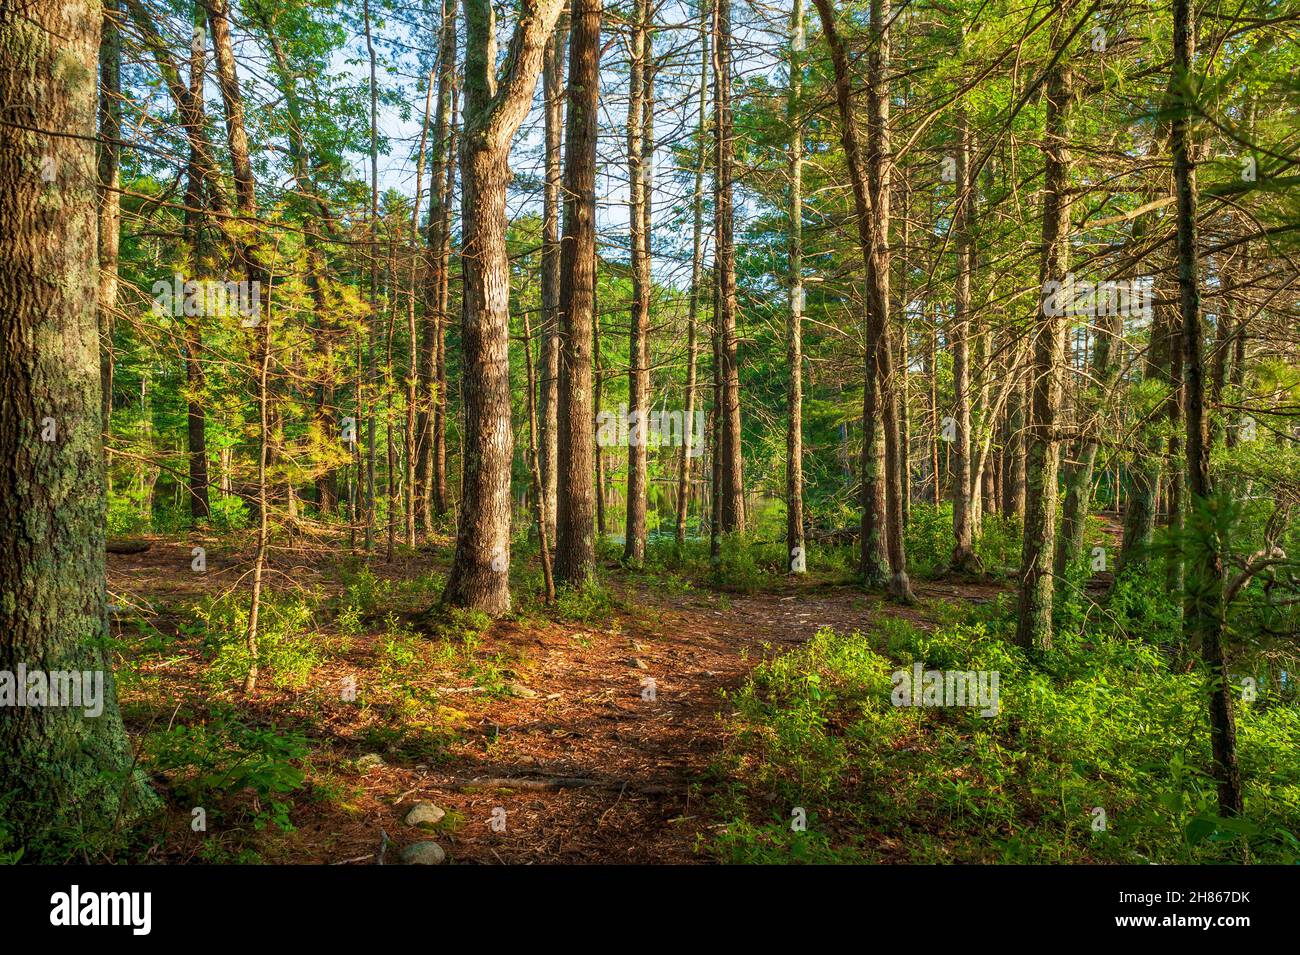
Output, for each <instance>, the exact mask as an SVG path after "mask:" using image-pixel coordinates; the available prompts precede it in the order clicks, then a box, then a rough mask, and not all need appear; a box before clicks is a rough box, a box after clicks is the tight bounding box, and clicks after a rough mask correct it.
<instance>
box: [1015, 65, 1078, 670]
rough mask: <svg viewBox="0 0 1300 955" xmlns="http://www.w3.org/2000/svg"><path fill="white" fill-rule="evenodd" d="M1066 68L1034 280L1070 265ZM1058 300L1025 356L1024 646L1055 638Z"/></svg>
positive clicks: (1055, 113) (1050, 87) (1020, 626)
mask: <svg viewBox="0 0 1300 955" xmlns="http://www.w3.org/2000/svg"><path fill="white" fill-rule="evenodd" d="M1071 95H1072V94H1071V91H1070V75H1069V67H1068V66H1066V65H1063V64H1061V63H1059V62H1058V63H1054V64H1053V65H1052V66H1051V67H1050V68H1049V75H1048V78H1047V125H1046V129H1045V132H1044V137H1045V138H1044V148H1043V154H1044V156H1045V157H1046V168H1045V170H1044V174H1043V175H1044V186H1043V246H1042V260H1041V263H1040V266H1039V281H1040V283H1041V285H1042V287H1043V288H1044V289H1045V288H1046V286H1047V283H1049V282H1060V281H1061V280H1062V279H1064V277H1065V271H1066V268H1067V266H1068V256H1069V250H1068V244H1067V243H1068V240H1069V231H1070V205H1069V202H1070V200H1069V194H1068V192H1069V185H1070V155H1069V151H1068V149H1067V143H1068V136H1069V106H1070V98H1071ZM1064 304H1065V303H1064V302H1063V301H1056V302H1052V301H1049V296H1047V295H1046V294H1045V293H1044V294H1040V296H1039V315H1038V321H1037V327H1036V328H1035V330H1034V340H1033V358H1032V360H1031V362H1030V394H1031V402H1030V408H1029V426H1028V428H1027V429H1026V439H1027V443H1028V456H1027V459H1026V466H1025V487H1026V493H1025V526H1024V536H1023V540H1022V543H1021V552H1020V586H1019V603H1018V609H1017V617H1016V638H1015V639H1016V643H1017V644H1018V645H1019V646H1021V647H1025V648H1031V647H1040V648H1041V647H1049V646H1051V643H1052V594H1053V583H1054V581H1053V577H1052V549H1053V547H1052V545H1053V541H1054V537H1055V533H1056V499H1057V440H1056V433H1055V432H1056V413H1057V405H1058V404H1059V401H1060V372H1061V366H1062V364H1063V362H1064V350H1065V344H1064V343H1065V339H1064V319H1063V317H1062V316H1061V315H1060V314H1053V313H1060V312H1062V311H1063V309H1062V308H1060V307H1056V306H1061V305H1064Z"/></svg>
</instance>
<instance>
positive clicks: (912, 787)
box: [716, 610, 1300, 863]
mask: <svg viewBox="0 0 1300 955" xmlns="http://www.w3.org/2000/svg"><path fill="white" fill-rule="evenodd" d="M948 616H954V615H952V614H949V615H948ZM977 616H985V617H988V616H990V614H989V613H988V611H987V610H985V611H984V612H983V613H982V614H978V615H970V614H968V615H965V616H964V619H962V620H959V621H956V622H953V621H951V620H949V621H944V622H942V623H941V624H940V626H939V627H938V628H937V629H936V630H934V631H932V632H925V631H922V630H921V629H919V628H917V627H915V626H913V625H911V624H909V623H906V622H904V621H901V620H896V619H888V620H885V621H882V623H881V626H880V627H879V628H878V629H877V630H876V631H875V632H873V633H872V634H871V635H870V636H864V635H862V634H860V633H854V634H850V635H843V634H837V633H834V632H832V631H830V630H829V629H823V630H822V631H821V632H819V633H818V634H817V635H816V636H815V637H814V638H813V639H812V640H811V641H809V642H808V643H807V644H805V645H804V646H803V647H801V648H800V649H798V650H796V651H794V652H792V653H789V654H787V655H784V656H781V657H779V658H776V659H773V660H770V661H768V662H765V663H763V664H761V665H760V666H759V667H758V668H757V669H756V670H755V671H754V673H753V675H752V677H751V679H750V680H749V681H748V682H747V683H746V684H745V686H744V687H743V688H742V689H741V690H740V691H739V692H738V694H737V695H736V696H735V698H734V700H733V701H732V702H733V703H734V704H735V706H736V714H735V716H734V718H733V720H734V725H733V733H732V736H731V743H730V745H729V748H728V755H727V756H726V757H725V761H726V765H723V766H720V767H719V772H720V775H722V776H723V777H725V778H729V779H730V780H731V783H730V785H726V786H724V788H723V790H722V792H721V795H720V796H719V797H718V798H719V800H720V807H719V808H720V809H721V812H722V815H723V818H724V819H726V820H727V821H728V825H727V826H726V829H725V831H724V833H723V834H722V835H721V836H720V838H719V842H718V844H717V847H716V848H717V850H718V851H719V853H720V854H721V856H722V857H723V858H724V859H725V860H726V861H730V862H872V861H879V862H1038V863H1043V862H1130V863H1143V862H1159V863H1173V862H1240V861H1243V860H1244V859H1247V858H1249V859H1250V860H1252V861H1257V862H1296V861H1298V860H1300V842H1297V840H1296V838H1295V836H1294V835H1293V834H1294V833H1297V832H1300V706H1297V705H1296V704H1295V703H1294V702H1292V703H1290V704H1283V703H1281V702H1279V701H1278V700H1277V699H1276V698H1271V697H1267V696H1266V695H1260V696H1259V698H1258V699H1257V700H1256V701H1255V702H1252V703H1242V704H1240V705H1239V707H1238V710H1237V714H1238V742H1239V748H1240V758H1241V765H1242V772H1243V775H1244V777H1245V780H1246V813H1245V816H1244V817H1243V818H1241V819H1234V820H1228V819H1222V818H1220V817H1218V816H1217V815H1216V812H1215V809H1216V800H1215V789H1214V784H1213V781H1212V780H1211V779H1210V778H1209V777H1208V775H1207V770H1208V767H1209V765H1210V752H1209V741H1208V740H1209V736H1208V728H1207V725H1206V724H1207V720H1206V714H1205V703H1204V699H1205V692H1204V686H1203V680H1202V677H1201V675H1199V674H1198V673H1195V672H1191V673H1184V672H1175V671H1174V670H1173V669H1171V667H1170V665H1169V664H1168V663H1167V662H1166V661H1167V659H1168V658H1167V657H1166V656H1165V655H1163V654H1162V653H1161V651H1160V650H1159V649H1158V648H1156V647H1153V646H1151V645H1148V644H1144V643H1140V642H1138V641H1134V640H1127V639H1124V638H1122V637H1118V636H1113V635H1107V636H1101V637H1098V636H1097V635H1095V634H1094V635H1093V636H1092V637H1091V638H1088V639H1083V638H1080V637H1073V638H1071V637H1068V636H1064V637H1062V638H1061V639H1059V640H1058V646H1057V647H1056V649H1054V650H1053V651H1052V652H1051V653H1050V654H1048V655H1046V656H1043V657H1041V658H1040V659H1038V660H1036V661H1035V662H1034V663H1031V662H1030V661H1029V660H1028V659H1027V658H1026V657H1025V655H1024V654H1022V653H1021V651H1019V650H1018V649H1017V648H1015V647H1013V646H1011V645H1010V643H1009V642H1008V641H1007V639H1006V635H1005V633H1003V632H1000V631H1001V630H1002V629H1003V628H1002V627H1000V626H998V625H997V624H995V623H991V622H989V621H984V622H981V621H979V620H978V619H977ZM913 661H920V662H921V663H923V664H924V666H925V667H926V669H942V670H948V669H954V670H962V671H970V670H977V671H978V670H985V671H994V670H996V671H998V673H999V708H998V713H997V715H996V716H993V717H991V718H985V717H982V716H980V715H979V713H978V710H977V709H975V708H958V707H937V708H913V707H897V706H894V705H892V703H891V689H892V684H891V674H892V673H893V672H894V671H895V670H898V669H902V668H910V667H911V665H912V663H913ZM801 819H803V820H806V823H805V826H806V828H805V829H804V831H799V829H800V826H799V824H798V823H799V822H800V820H801ZM1103 824H1104V825H1103Z"/></svg>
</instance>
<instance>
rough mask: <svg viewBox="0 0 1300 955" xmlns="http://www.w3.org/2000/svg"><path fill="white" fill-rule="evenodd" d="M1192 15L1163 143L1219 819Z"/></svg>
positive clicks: (1218, 589) (1216, 600)
mask: <svg viewBox="0 0 1300 955" xmlns="http://www.w3.org/2000/svg"><path fill="white" fill-rule="evenodd" d="M1193 16H1194V14H1193V11H1192V4H1191V0H1174V67H1173V70H1174V87H1173V88H1174V90H1175V95H1176V97H1177V98H1176V101H1175V105H1176V107H1177V109H1176V112H1175V114H1174V119H1173V130H1172V133H1173V135H1172V137H1171V138H1172V142H1171V145H1172V147H1173V160H1174V192H1175V194H1176V196H1177V198H1178V218H1177V234H1178V242H1177V246H1178V306H1179V317H1180V318H1181V325H1182V328H1181V331H1182V350H1183V382H1184V388H1185V392H1186V393H1185V402H1184V414H1185V416H1186V419H1187V420H1186V423H1187V491H1188V494H1189V497H1190V502H1189V504H1190V507H1189V508H1188V513H1189V518H1190V520H1191V521H1192V522H1193V526H1194V533H1195V534H1197V535H1198V536H1199V537H1200V538H1201V540H1199V541H1198V545H1199V546H1198V548H1197V549H1198V551H1199V552H1200V555H1201V557H1202V559H1200V560H1197V561H1194V562H1192V564H1191V565H1190V566H1189V567H1188V576H1187V582H1186V585H1187V594H1186V597H1187V600H1186V610H1185V613H1184V616H1183V635H1184V637H1185V639H1186V640H1187V642H1188V643H1189V644H1190V645H1192V646H1196V645H1199V646H1200V648H1201V658H1202V660H1203V661H1204V664H1205V671H1206V680H1207V692H1208V694H1209V704H1210V743H1211V748H1212V750H1213V753H1214V778H1215V782H1216V783H1217V785H1218V791H1219V812H1220V813H1222V814H1223V815H1225V816H1239V815H1241V812H1242V794H1241V767H1240V766H1239V765H1238V762H1237V728H1236V722H1235V719H1234V716H1233V711H1232V694H1233V688H1232V684H1231V682H1230V681H1229V678H1228V668H1227V661H1226V659H1225V654H1224V646H1223V638H1224V628H1225V620H1224V613H1225V607H1224V603H1223V583H1224V569H1223V556H1222V553H1223V542H1222V541H1221V540H1220V537H1219V530H1218V527H1217V525H1216V521H1215V513H1214V506H1213V501H1212V500H1211V498H1212V495H1213V493H1214V489H1213V487H1212V486H1211V483H1210V445H1209V440H1208V428H1207V425H1206V414H1205V354H1204V329H1203V318H1202V316H1201V293H1200V278H1199V275H1198V267H1197V261H1196V205H1197V202H1196V169H1195V167H1194V166H1193V164H1192V156H1191V143H1190V139H1191V131H1190V128H1189V126H1190V123H1191V117H1192V116H1194V115H1195V109H1196V107H1195V105H1194V92H1193V89H1192V86H1191V84H1192V80H1193V78H1192V65H1193V57H1194V56H1195V50H1196V40H1195V32H1194V31H1195V24H1194V22H1193Z"/></svg>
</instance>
